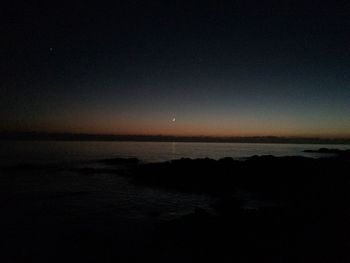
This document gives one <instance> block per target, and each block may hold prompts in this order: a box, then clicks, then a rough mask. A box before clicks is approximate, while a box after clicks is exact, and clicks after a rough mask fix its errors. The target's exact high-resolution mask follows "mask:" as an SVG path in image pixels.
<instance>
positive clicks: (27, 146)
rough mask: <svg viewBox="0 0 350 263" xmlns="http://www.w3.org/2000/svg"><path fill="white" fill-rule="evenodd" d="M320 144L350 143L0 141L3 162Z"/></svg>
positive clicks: (216, 154)
mask: <svg viewBox="0 0 350 263" xmlns="http://www.w3.org/2000/svg"><path fill="white" fill-rule="evenodd" d="M321 147H327V148H337V149H349V148H350V146H349V145H311V144H257V143H185V142H57V141H37V142H28V141H27V142H25V141H18V142H0V164H17V163H33V162H34V163H47V162H50V163H51V162H74V161H86V160H96V159H104V158H115V157H137V158H139V159H141V160H142V161H144V162H158V161H166V160H171V159H178V158H182V157H188V158H203V157H209V158H214V159H219V158H223V157H233V158H241V157H249V156H252V155H267V154H271V155H275V156H287V155H288V156H292V155H302V156H308V157H319V156H320V155H318V154H310V153H304V152H303V150H305V149H319V148H321Z"/></svg>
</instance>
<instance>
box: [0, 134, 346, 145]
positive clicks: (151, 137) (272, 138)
mask: <svg viewBox="0 0 350 263" xmlns="http://www.w3.org/2000/svg"><path fill="white" fill-rule="evenodd" d="M0 140H28V141H30V140H32V141H33V140H52V141H160V142H162V141H164V142H171V141H174V142H242V143H243V142H245V143H249V142H253V143H254V142H256V143H258V142H260V143H319V144H322V143H325V144H330V143H340V144H350V137H317V136H277V135H261V136H259V135H255V136H213V135H164V134H98V133H97V134H96V133H76V132H43V131H0Z"/></svg>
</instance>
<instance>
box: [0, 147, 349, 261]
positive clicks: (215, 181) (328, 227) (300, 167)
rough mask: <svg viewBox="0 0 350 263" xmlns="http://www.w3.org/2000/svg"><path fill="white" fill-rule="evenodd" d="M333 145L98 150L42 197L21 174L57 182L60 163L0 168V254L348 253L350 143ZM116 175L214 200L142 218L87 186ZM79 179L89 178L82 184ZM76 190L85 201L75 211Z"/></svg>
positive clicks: (265, 256)
mask: <svg viewBox="0 0 350 263" xmlns="http://www.w3.org/2000/svg"><path fill="white" fill-rule="evenodd" d="M337 154H338V155H337V156H335V157H332V158H322V159H309V158H303V157H279V158H277V157H273V156H261V157H257V156H256V157H251V158H248V159H247V160H245V161H235V160H233V159H230V158H225V159H221V160H218V161H215V160H211V159H197V160H190V159H181V160H176V161H172V162H166V163H157V164H140V163H139V161H138V160H137V159H112V160H103V161H101V162H100V163H101V165H104V166H101V167H95V168H84V167H79V168H74V169H71V168H69V171H68V172H69V176H68V175H67V178H66V181H65V183H66V184H69V185H70V187H72V185H74V183H75V184H76V188H74V187H73V188H72V191H71V192H70V195H66V194H64V195H63V194H60V192H59V191H54V190H51V191H50V193H51V195H50V196H49V197H48V196H46V197H45V205H43V204H42V202H44V201H42V199H41V198H40V196H39V195H40V194H38V192H36V191H34V190H33V191H32V192H31V194H30V195H28V194H27V195H25V198H23V195H24V192H25V191H24V189H22V187H21V185H22V184H21V183H22V182H23V180H24V181H25V180H32V182H33V183H35V182H37V183H39V181H40V183H41V184H44V185H45V187H51V188H52V189H54V187H55V186H52V184H53V181H52V179H51V176H53V175H52V174H54V169H57V168H53V167H35V166H27V167H16V168H7V169H3V170H2V171H1V172H2V176H1V182H2V184H1V201H0V204H1V211H2V217H1V218H0V222H1V232H2V235H1V237H0V238H1V243H2V244H1V254H0V261H1V262H140V261H144V260H147V261H148V260H150V261H151V262H206V261H211V262H350V253H349V251H350V191H349V189H350V177H349V175H350V173H349V171H350V161H349V156H348V152H345V153H337ZM60 169H62V170H65V169H68V168H60ZM23 171H25V172H24V173H23ZM28 171H31V172H30V173H28ZM106 174H108V176H106ZM91 176H94V177H91ZM116 176H117V177H120V178H124V180H127V181H128V182H129V183H130V182H131V183H132V184H133V185H135V187H136V189H143V188H144V187H148V188H149V187H150V189H158V190H161V191H168V192H169V193H173V194H176V193H187V194H188V193H191V194H197V195H204V196H208V197H210V198H212V200H214V201H213V203H212V204H211V208H210V209H203V208H197V209H195V210H194V212H191V213H188V214H186V215H184V216H181V217H176V218H173V219H161V218H160V216H159V215H160V214H161V212H162V211H161V210H162V209H160V210H157V211H147V213H148V214H149V216H148V217H147V218H146V219H142V220H137V219H135V220H133V219H130V218H128V219H125V218H123V216H121V215H122V213H123V212H122V211H115V210H114V203H113V202H112V203H110V204H109V205H110V206H108V207H107V208H106V207H102V208H101V205H100V204H104V206H105V205H106V202H100V201H101V200H96V198H94V200H91V195H89V194H90V192H91V191H98V189H96V184H95V182H96V181H95V180H100V179H101V178H102V177H103V178H104V181H105V188H103V189H102V190H103V192H111V193H112V192H113V189H114V186H116V185H114V183H113V182H114V181H113V180H112V178H113V177H116ZM81 178H83V179H81ZM60 180H61V179H60ZM79 180H84V182H86V181H89V182H90V183H89V185H88V186H87V187H86V188H84V189H83V190H81V183H80V181H79ZM120 182H121V181H120ZM120 182H119V183H120ZM33 183H32V184H31V185H33V186H32V187H33V189H35V187H36V186H35V184H33ZM76 189H79V190H76ZM140 191H141V190H140ZM28 198H30V199H35V200H36V202H32V201H30V200H27V199H28ZM77 199H79V200H80V201H82V202H83V203H85V204H86V207H84V209H85V210H82V209H81V207H79V211H80V212H79V213H76V212H75V211H77V210H78V208H77V207H76V206H75V203H74V202H75V201H76V200H77ZM38 200H39V201H38ZM34 203H35V205H33V204H34ZM80 206H81V205H80ZM91 208H93V209H91ZM135 209H136V210H138V209H141V210H142V207H135ZM141 210H140V213H142V212H141ZM81 211H85V212H84V213H82V212H81ZM106 211H107V212H106Z"/></svg>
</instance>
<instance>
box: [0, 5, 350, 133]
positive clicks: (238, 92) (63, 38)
mask: <svg viewBox="0 0 350 263" xmlns="http://www.w3.org/2000/svg"><path fill="white" fill-rule="evenodd" d="M72 2H74V3H70V2H69V3H65V2H63V1H57V2H56V1H33V2H31V1H26V2H23V3H21V2H16V1H13V2H12V3H9V4H7V5H6V4H5V5H4V6H3V8H2V10H1V12H2V13H1V14H0V15H1V26H2V28H3V30H2V31H1V32H2V40H1V43H0V47H1V61H0V66H1V83H0V85H1V86H0V95H1V96H0V121H1V123H0V130H1V131H14V130H15V131H49V132H84V133H108V134H110V133H115V134H155V135H158V134H164V135H210V136H265V135H279V136H311V137H314V136H317V137H350V19H349V15H350V6H349V4H347V3H346V2H347V1H337V3H334V2H336V1H329V3H326V2H323V1H311V0H310V1H300V2H299V1H274V2H272V1H249V0H247V1H231V3H230V5H228V4H225V2H223V1H212V2H204V1H198V2H192V1H185V2H181V1H175V2H173V1H125V2H121V1H114V3H106V2H103V1H96V2H94V3H92V2H89V3H88V1H79V0H78V1H72ZM262 2H263V3H262ZM303 2H304V3H303ZM305 2H307V4H305ZM173 118H176V121H175V122H172V119H173Z"/></svg>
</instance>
